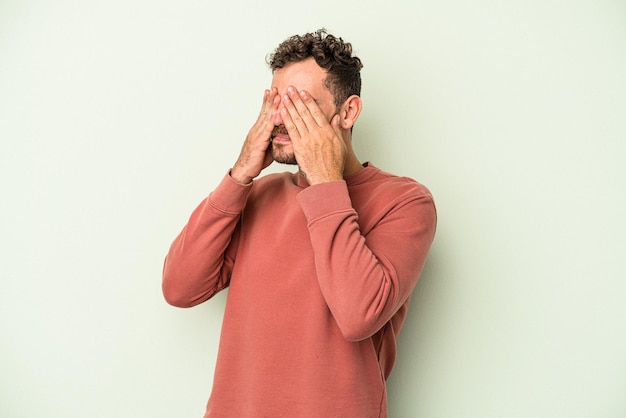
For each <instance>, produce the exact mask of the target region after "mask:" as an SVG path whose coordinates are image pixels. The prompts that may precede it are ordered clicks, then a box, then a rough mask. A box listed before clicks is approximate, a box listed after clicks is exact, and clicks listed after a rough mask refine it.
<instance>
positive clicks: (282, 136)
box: [270, 125, 291, 144]
mask: <svg viewBox="0 0 626 418" xmlns="http://www.w3.org/2000/svg"><path fill="white" fill-rule="evenodd" d="M270 141H272V142H273V143H278V144H281V143H288V142H291V139H290V138H289V133H288V132H287V129H286V128H285V127H284V126H283V125H280V126H276V127H274V130H273V131H272V135H271V136H270Z"/></svg>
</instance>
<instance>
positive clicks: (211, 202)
mask: <svg viewBox="0 0 626 418" xmlns="http://www.w3.org/2000/svg"><path fill="white" fill-rule="evenodd" d="M248 192H249V187H245V186H241V185H239V184H237V183H235V182H233V180H232V179H230V178H228V177H225V178H224V180H223V181H222V182H221V183H220V185H219V186H218V187H217V188H216V189H215V191H213V193H211V195H209V197H208V198H207V199H205V200H204V201H203V202H202V203H201V204H200V205H199V206H198V207H197V208H196V209H195V210H194V212H193V213H192V214H191V216H190V218H189V221H188V223H187V225H185V227H184V228H183V230H182V231H181V233H180V234H179V235H178V236H177V237H176V239H175V240H174V241H173V243H172V245H171V247H170V250H169V252H168V254H167V256H166V258H165V263H164V267H163V283H162V287H163V295H164V297H165V299H166V300H167V302H168V303H170V304H172V305H174V306H179V307H190V306H194V305H197V304H199V303H202V302H204V301H205V300H207V299H209V298H210V297H212V296H213V295H214V294H215V293H217V292H218V291H220V290H221V289H223V288H224V287H226V286H227V285H228V281H229V279H230V272H231V270H232V265H233V263H234V257H235V250H236V248H235V243H234V242H233V240H235V241H236V239H237V238H236V227H237V224H238V221H239V217H240V214H241V211H242V210H243V207H244V205H245V201H246V198H247V195H248Z"/></svg>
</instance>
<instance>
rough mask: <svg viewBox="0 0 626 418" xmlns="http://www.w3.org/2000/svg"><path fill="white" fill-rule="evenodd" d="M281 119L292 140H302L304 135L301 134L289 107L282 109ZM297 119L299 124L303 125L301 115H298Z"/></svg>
mask: <svg viewBox="0 0 626 418" xmlns="http://www.w3.org/2000/svg"><path fill="white" fill-rule="evenodd" d="M280 117H281V119H282V121H283V125H285V129H287V132H288V133H289V137H290V138H291V140H292V141H295V142H298V141H299V140H300V138H301V137H302V135H301V133H300V130H299V129H298V127H297V126H296V122H295V121H294V119H293V117H292V115H291V113H290V112H289V110H288V109H287V107H285V106H283V107H281V109H280ZM297 118H298V123H302V120H301V119H300V116H299V115H297ZM302 129H306V128H302Z"/></svg>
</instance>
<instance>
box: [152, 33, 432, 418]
mask: <svg viewBox="0 0 626 418" xmlns="http://www.w3.org/2000/svg"><path fill="white" fill-rule="evenodd" d="M269 64H270V67H271V69H272V72H273V79H272V85H271V88H270V89H269V90H266V91H265V95H264V98H263V105H262V107H261V112H260V115H259V117H258V119H257V121H256V123H255V124H254V125H253V126H252V128H251V129H250V132H249V133H248V136H247V138H246V139H245V141H244V143H243V147H242V149H241V153H240V155H239V158H238V160H237V161H236V162H235V164H234V165H233V166H232V169H231V170H230V171H229V172H228V174H226V175H225V177H224V179H223V180H222V181H221V183H220V184H219V185H218V186H217V188H216V189H215V190H214V191H213V192H212V193H211V194H210V195H209V197H208V198H207V199H206V200H204V201H203V202H202V203H201V204H200V206H198V208H197V209H196V210H195V211H194V212H193V213H192V215H191V217H190V219H189V222H188V224H187V225H186V226H185V228H184V229H183V230H182V232H181V233H180V235H179V236H178V237H177V238H176V239H175V241H174V242H173V244H172V246H171V248H170V251H169V253H168V255H167V257H166V260H165V266H164V272H163V292H164V295H165V298H166V300H167V301H168V302H169V303H170V304H172V305H175V306H180V307H190V306H194V305H197V304H199V303H202V302H204V301H206V300H207V299H209V298H211V297H212V296H213V295H215V294H216V293H217V292H219V291H220V290H222V289H224V288H226V287H229V293H228V299H227V303H226V310H225V312H224V322H223V324H222V335H221V339H220V346H219V353H218V358H217V364H216V368H215V374H214V382H213V390H212V393H211V396H210V399H209V401H208V405H207V410H206V415H205V417H255V418H256V417H299V418H301V417H324V418H327V417H359V418H363V417H386V416H387V395H386V388H385V382H386V380H387V378H388V377H389V374H390V372H391V369H392V367H393V363H394V360H395V356H396V338H397V336H398V333H399V331H400V327H401V325H402V323H403V321H404V319H405V317H406V313H407V307H408V304H409V299H410V296H411V292H412V291H413V288H414V286H415V284H416V282H417V279H418V277H419V274H420V272H421V270H422V267H423V265H424V262H425V259H426V255H427V253H428V250H429V247H430V244H431V242H432V239H433V236H434V232H435V223H436V213H435V207H434V204H433V199H432V196H431V194H430V193H429V191H428V190H427V189H426V188H425V187H424V186H422V185H420V184H418V183H417V182H415V181H413V180H411V179H408V178H403V177H397V176H394V175H391V174H389V173H385V172H383V171H381V170H379V169H378V168H376V167H375V166H374V165H372V164H370V163H365V164H361V163H360V162H359V160H358V159H357V156H356V154H355V153H354V151H353V149H352V138H351V136H352V127H353V126H354V123H355V122H356V120H357V119H358V117H359V114H360V112H361V105H362V104H361V99H360V97H359V94H360V88H361V78H360V69H361V68H362V64H361V61H360V60H359V59H358V58H357V57H355V56H352V47H351V45H350V44H349V43H345V42H344V41H343V40H342V39H341V38H337V37H334V36H333V35H331V34H328V33H327V32H326V31H324V30H320V31H317V32H315V33H309V34H306V35H303V36H293V37H291V38H289V39H287V40H286V41H284V42H283V43H281V44H280V45H279V46H278V48H277V49H276V50H275V52H274V53H273V54H272V55H271V56H270V57H269ZM272 161H277V162H281V163H286V164H297V165H298V167H299V170H298V172H296V173H289V172H287V173H282V174H270V175H266V176H263V177H259V174H260V173H261V171H262V170H263V169H264V168H265V167H267V166H268V165H269V164H271V163H272Z"/></svg>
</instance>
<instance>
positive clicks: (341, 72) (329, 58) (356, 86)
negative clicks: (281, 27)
mask: <svg viewBox="0 0 626 418" xmlns="http://www.w3.org/2000/svg"><path fill="white" fill-rule="evenodd" d="M307 58H314V59H315V62H316V63H317V65H319V66H320V67H322V68H323V69H325V70H326V71H327V72H328V75H327V76H326V81H325V83H324V85H325V87H326V88H327V89H328V90H329V91H330V92H331V93H332V94H333V97H334V98H335V105H336V106H337V107H339V106H341V105H342V104H343V102H344V101H345V100H346V99H347V98H348V97H350V96H352V95H353V94H355V95H357V96H358V95H360V94H361V74H360V71H361V68H363V64H362V63H361V60H360V59H359V58H358V57H355V56H352V45H351V44H349V43H347V42H344V41H343V39H341V38H337V37H335V36H333V35H331V34H330V33H328V32H327V31H326V29H319V30H317V31H315V32H312V33H307V34H305V35H294V36H292V37H290V38H288V39H286V40H285V41H283V42H282V43H281V44H280V45H278V47H277V48H276V49H275V50H274V52H273V53H271V54H270V55H268V57H267V63H268V64H269V66H270V68H271V69H272V73H274V72H275V71H276V70H278V69H280V68H283V67H285V66H286V65H287V64H291V63H294V62H300V61H303V60H305V59H307Z"/></svg>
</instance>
